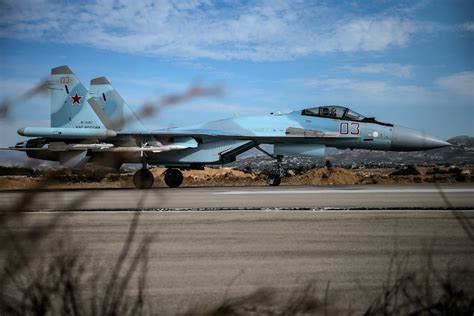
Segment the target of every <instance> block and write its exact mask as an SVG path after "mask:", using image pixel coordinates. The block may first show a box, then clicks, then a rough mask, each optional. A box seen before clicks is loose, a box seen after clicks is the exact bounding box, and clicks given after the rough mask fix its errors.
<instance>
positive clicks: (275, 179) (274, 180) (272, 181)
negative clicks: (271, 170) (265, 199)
mask: <svg viewBox="0 0 474 316" xmlns="http://www.w3.org/2000/svg"><path fill="white" fill-rule="evenodd" d="M280 183H281V177H280V176H279V175H277V174H270V175H268V178H267V184H268V185H269V186H271V187H276V186H279V185H280Z"/></svg>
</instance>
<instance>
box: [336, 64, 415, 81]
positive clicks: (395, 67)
mask: <svg viewBox="0 0 474 316" xmlns="http://www.w3.org/2000/svg"><path fill="white" fill-rule="evenodd" d="M342 69H345V70H348V71H350V72H351V73H353V74H385V75H390V76H395V77H403V78H407V77H410V76H411V75H412V73H413V69H414V66H413V65H401V64H391V63H389V64H366V65H362V66H345V67H342Z"/></svg>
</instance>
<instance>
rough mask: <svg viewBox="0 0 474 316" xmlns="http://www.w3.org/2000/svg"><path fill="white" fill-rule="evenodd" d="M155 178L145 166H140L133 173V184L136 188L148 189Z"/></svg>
mask: <svg viewBox="0 0 474 316" xmlns="http://www.w3.org/2000/svg"><path fill="white" fill-rule="evenodd" d="M153 182H155V179H154V178H153V174H152V173H151V172H150V170H148V169H147V168H142V169H140V170H138V171H137V172H135V174H134V175H133V184H134V185H135V188H137V189H149V188H151V187H152V186H153Z"/></svg>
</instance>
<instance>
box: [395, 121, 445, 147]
mask: <svg viewBox="0 0 474 316" xmlns="http://www.w3.org/2000/svg"><path fill="white" fill-rule="evenodd" d="M446 146H452V145H451V144H450V143H448V142H445V141H444V140H441V139H438V138H436V137H433V136H430V135H427V134H425V133H422V132H420V131H417V130H416V129H412V128H406V127H402V126H394V127H393V131H392V144H391V150H395V151H415V150H427V149H435V148H441V147H446Z"/></svg>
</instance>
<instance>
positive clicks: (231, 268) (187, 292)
mask: <svg viewBox="0 0 474 316" xmlns="http://www.w3.org/2000/svg"><path fill="white" fill-rule="evenodd" d="M227 190H228V189H225V190H219V191H218V192H227ZM238 190H239V191H241V190H242V189H238ZM260 190H262V189H260ZM265 190H268V189H267V188H266V189H265ZM281 190H288V188H282V189H281ZM305 190H307V189H305ZM169 191H171V192H175V190H169ZM184 191H185V192H186V191H198V192H202V191H201V189H197V190H194V189H193V190H184ZM107 192H115V191H107ZM128 192H129V191H125V193H128ZM230 192H235V191H234V190H230ZM155 193H156V192H155ZM138 194H143V192H138ZM147 194H148V192H147ZM410 194H412V193H410ZM374 195H375V194H374ZM219 196H220V195H219ZM271 196H272V197H273V196H275V197H277V196H278V195H271ZM306 196H307V195H306V193H301V194H298V195H297V197H299V198H302V199H303V198H305V197H306ZM318 196H320V197H321V196H324V195H320V194H318ZM342 196H343V195H336V197H342ZM356 196H359V195H357V194H353V195H352V197H356ZM120 201H125V199H123V200H122V199H121V200H120ZM458 212H459V213H457V214H458V215H462V216H463V217H464V218H465V219H467V220H470V221H471V222H472V220H474V212H472V211H458ZM58 214H61V216H60V217H59V226H60V227H61V228H60V229H59V230H58V232H57V236H59V237H60V238H63V239H64V240H67V241H68V242H70V243H71V248H72V247H73V246H74V245H75V246H78V247H79V248H80V249H82V250H83V251H84V253H86V254H87V262H88V263H89V264H92V266H95V265H96V264H97V265H98V262H101V263H105V264H106V266H110V267H111V266H112V265H113V263H114V260H115V258H116V257H117V255H118V253H119V251H120V249H121V247H122V243H123V241H124V240H125V237H126V234H127V231H128V229H129V225H130V221H131V219H132V217H133V212H113V211H103V212H65V213H51V212H31V213H24V214H23V215H24V216H23V217H22V222H21V223H19V224H11V225H10V227H11V229H12V231H17V230H18V231H24V230H25V228H26V227H29V226H30V225H33V224H43V225H46V224H47V223H49V221H50V220H51V219H52V218H57V216H58ZM53 235H54V234H53ZM49 236H51V235H49ZM145 236H152V237H153V242H152V243H151V247H150V253H149V257H148V277H147V288H148V292H147V297H148V299H149V300H150V301H151V302H152V303H153V304H154V305H155V311H158V312H161V313H162V314H163V315H173V314H176V313H179V312H184V311H186V310H187V309H188V308H191V307H196V306H207V307H209V306H215V305H216V304H219V303H221V302H222V301H223V300H224V299H225V298H232V297H237V296H241V295H246V294H250V293H252V292H254V291H256V290H258V289H261V288H268V287H270V288H273V289H276V290H277V292H278V291H279V293H280V295H285V294H291V293H292V292H293V291H295V290H296V289H298V288H300V287H303V286H305V285H306V284H308V283H312V284H315V285H316V287H317V289H318V290H317V293H316V295H317V296H319V297H320V298H322V297H323V296H324V290H325V287H326V285H327V282H328V281H330V292H329V294H330V295H329V298H330V301H332V302H333V303H334V304H335V305H336V306H337V307H338V308H340V309H347V308H349V306H351V308H352V309H353V310H355V312H356V314H361V312H362V311H364V310H365V309H366V308H367V307H368V306H369V304H370V302H372V301H373V300H374V299H375V298H376V297H377V296H378V295H381V294H382V284H383V282H384V281H386V280H387V275H388V270H389V266H390V260H391V259H392V258H395V260H396V261H397V260H401V259H402V258H403V257H404V256H405V255H406V256H408V258H409V259H408V260H409V261H408V268H409V269H415V270H420V269H424V268H426V267H427V266H428V265H427V256H428V254H429V255H431V257H432V260H433V263H434V267H435V268H436V269H437V270H438V271H439V272H440V273H444V272H446V267H447V266H448V264H450V266H451V268H453V267H461V268H462V267H472V262H473V259H474V247H473V246H474V244H473V241H472V240H469V238H468V237H467V235H466V233H465V231H464V230H463V229H462V228H461V225H460V223H459V221H458V220H457V219H456V218H455V216H454V215H453V213H452V212H451V211H441V210H426V211H411V210H404V211H400V210H399V211H390V210H384V211H367V210H353V211H223V212H215V211H213V212H206V211H199V212H194V211H188V212H176V211H169V212H140V219H139V225H138V228H137V240H140V239H141V238H143V237H145ZM68 248H69V247H68ZM40 255H43V256H46V257H48V256H49V255H50V254H49V252H47V251H46V252H42V254H40ZM89 266H91V265H89ZM106 271H107V269H106ZM473 278H474V276H473V274H472V273H470V274H466V275H465V276H464V277H463V278H462V280H461V281H462V284H461V283H456V285H457V286H464V287H465V289H468V290H469V291H472V288H473V285H474V279H473ZM133 287H135V283H133V284H132V288H133ZM470 295H471V297H472V292H470Z"/></svg>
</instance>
